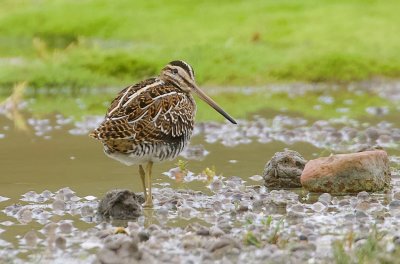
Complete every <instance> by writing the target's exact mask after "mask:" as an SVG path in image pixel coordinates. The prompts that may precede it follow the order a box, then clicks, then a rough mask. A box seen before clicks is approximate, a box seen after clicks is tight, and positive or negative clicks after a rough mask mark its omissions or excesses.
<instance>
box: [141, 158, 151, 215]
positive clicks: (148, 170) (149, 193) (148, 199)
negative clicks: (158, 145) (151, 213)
mask: <svg viewBox="0 0 400 264" xmlns="http://www.w3.org/2000/svg"><path fill="white" fill-rule="evenodd" d="M152 167H153V162H152V161H149V162H148V163H147V166H146V172H147V184H146V185H147V187H148V189H149V192H148V193H147V198H146V201H145V203H144V205H143V206H144V207H153V196H152V194H151V169H152Z"/></svg>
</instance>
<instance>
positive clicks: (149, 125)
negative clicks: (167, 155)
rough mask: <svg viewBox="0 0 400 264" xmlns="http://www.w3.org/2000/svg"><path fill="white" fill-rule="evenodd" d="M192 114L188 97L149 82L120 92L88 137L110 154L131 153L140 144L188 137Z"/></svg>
mask: <svg viewBox="0 0 400 264" xmlns="http://www.w3.org/2000/svg"><path fill="white" fill-rule="evenodd" d="M195 112H196V105H195V102H194V99H193V97H192V96H191V95H190V94H189V93H186V92H183V91H182V90H180V89H178V88H177V87H175V86H173V85H172V84H168V83H166V82H164V81H162V80H160V79H158V78H151V79H148V80H145V81H142V82H140V83H138V84H135V85H132V86H128V87H127V88H125V89H123V90H122V91H121V92H120V93H119V94H118V96H117V97H116V98H115V99H114V100H113V101H112V103H111V105H110V107H109V108H108V111H107V114H106V116H105V119H104V121H103V122H102V123H101V124H100V125H99V127H98V128H97V129H95V130H94V131H93V132H92V133H91V134H90V135H91V136H92V137H94V138H96V139H98V140H100V141H102V142H103V144H104V146H105V147H106V148H107V150H108V151H109V152H121V153H130V152H133V151H134V150H135V147H136V146H138V145H140V144H142V143H154V144H155V143H165V142H172V143H174V142H175V141H179V140H182V139H183V137H185V136H186V135H190V134H191V132H192V130H193V125H194V116H195ZM187 139H188V138H187Z"/></svg>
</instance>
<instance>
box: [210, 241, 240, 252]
mask: <svg viewBox="0 0 400 264" xmlns="http://www.w3.org/2000/svg"><path fill="white" fill-rule="evenodd" d="M233 247H236V248H239V249H240V245H239V243H237V242H236V241H235V240H234V239H231V238H228V237H222V238H220V239H218V240H217V241H215V242H213V243H211V244H209V246H208V251H210V252H214V251H216V250H220V249H222V248H233Z"/></svg>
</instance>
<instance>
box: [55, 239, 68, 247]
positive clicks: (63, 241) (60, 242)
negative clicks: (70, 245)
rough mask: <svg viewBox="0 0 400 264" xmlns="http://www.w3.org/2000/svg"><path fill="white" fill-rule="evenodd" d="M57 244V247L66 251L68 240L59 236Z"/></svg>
mask: <svg viewBox="0 0 400 264" xmlns="http://www.w3.org/2000/svg"><path fill="white" fill-rule="evenodd" d="M55 243H56V247H57V248H59V249H62V250H64V249H66V248H67V240H66V239H65V238H64V237H62V236H57V238H56V241H55Z"/></svg>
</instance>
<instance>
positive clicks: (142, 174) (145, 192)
mask: <svg viewBox="0 0 400 264" xmlns="http://www.w3.org/2000/svg"><path fill="white" fill-rule="evenodd" d="M139 174H140V179H142V186H143V195H144V200H145V201H146V200H147V190H146V173H145V172H144V169H143V166H142V165H139Z"/></svg>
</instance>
